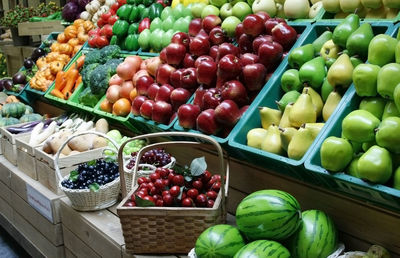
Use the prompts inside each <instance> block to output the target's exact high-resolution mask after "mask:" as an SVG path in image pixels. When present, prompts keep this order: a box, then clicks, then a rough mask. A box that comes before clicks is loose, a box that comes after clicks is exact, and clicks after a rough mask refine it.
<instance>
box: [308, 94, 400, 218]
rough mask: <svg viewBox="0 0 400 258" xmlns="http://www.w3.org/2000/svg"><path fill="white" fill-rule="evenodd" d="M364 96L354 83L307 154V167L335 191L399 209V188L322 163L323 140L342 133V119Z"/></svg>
mask: <svg viewBox="0 0 400 258" xmlns="http://www.w3.org/2000/svg"><path fill="white" fill-rule="evenodd" d="M361 99H362V98H361V97H359V96H358V95H357V93H356V91H355V88H354V86H352V87H351V89H350V92H349V96H348V98H347V100H346V103H345V105H344V106H343V107H342V109H341V110H340V112H336V115H335V116H334V118H333V119H332V123H331V124H330V127H327V128H326V129H325V130H324V131H323V132H322V134H321V136H320V137H319V139H318V142H317V143H316V144H315V145H314V150H313V151H312V153H311V154H310V155H309V156H308V157H307V160H306V162H305V167H306V169H308V170H310V171H312V172H311V173H313V174H314V175H316V176H317V177H318V178H319V181H320V182H322V184H323V186H324V187H326V188H328V189H330V190H332V191H335V192H340V193H343V194H346V195H348V196H351V197H354V198H357V199H361V200H363V201H366V202H369V203H373V204H374V205H378V206H382V207H385V208H387V209H391V210H395V211H400V190H397V189H394V188H391V187H389V186H386V185H379V184H370V183H367V182H364V181H363V180H361V179H359V178H356V177H353V176H350V175H348V174H345V173H343V172H340V173H329V172H328V171H327V170H326V169H324V168H323V167H322V166H321V158H320V148H321V145H322V143H323V141H324V140H325V139H326V138H328V137H329V136H336V137H340V136H341V133H342V120H343V119H344V118H345V117H346V116H347V115H348V114H349V113H350V112H352V111H353V110H356V109H358V106H359V104H360V101H361Z"/></svg>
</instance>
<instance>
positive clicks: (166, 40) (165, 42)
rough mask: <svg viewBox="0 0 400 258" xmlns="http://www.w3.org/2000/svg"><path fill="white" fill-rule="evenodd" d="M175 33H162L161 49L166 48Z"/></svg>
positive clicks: (171, 31)
mask: <svg viewBox="0 0 400 258" xmlns="http://www.w3.org/2000/svg"><path fill="white" fill-rule="evenodd" d="M174 34H175V31H174V30H169V31H167V32H165V33H164V35H163V38H162V47H163V48H164V47H166V46H168V45H169V43H171V39H172V36H174Z"/></svg>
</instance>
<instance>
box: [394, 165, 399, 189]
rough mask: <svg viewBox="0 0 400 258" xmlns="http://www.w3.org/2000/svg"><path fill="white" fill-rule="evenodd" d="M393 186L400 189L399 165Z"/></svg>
mask: <svg viewBox="0 0 400 258" xmlns="http://www.w3.org/2000/svg"><path fill="white" fill-rule="evenodd" d="M393 188H394V189H398V190H400V167H398V168H397V169H396V171H395V172H394V177H393Z"/></svg>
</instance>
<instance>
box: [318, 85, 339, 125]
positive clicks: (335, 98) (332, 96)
mask: <svg viewBox="0 0 400 258" xmlns="http://www.w3.org/2000/svg"><path fill="white" fill-rule="evenodd" d="M340 100H342V96H340V94H339V93H338V92H337V91H335V90H334V91H331V93H329V95H328V98H327V99H326V102H325V105H324V108H323V109H322V118H323V119H324V121H325V122H326V121H328V119H329V117H331V115H332V114H333V112H334V111H335V109H336V107H337V105H339V102H340Z"/></svg>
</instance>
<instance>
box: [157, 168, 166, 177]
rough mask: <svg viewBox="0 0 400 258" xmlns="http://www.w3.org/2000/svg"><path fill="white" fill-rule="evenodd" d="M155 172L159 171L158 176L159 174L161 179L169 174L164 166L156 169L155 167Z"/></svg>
mask: <svg viewBox="0 0 400 258" xmlns="http://www.w3.org/2000/svg"><path fill="white" fill-rule="evenodd" d="M157 172H159V173H160V176H161V177H162V178H163V179H165V178H168V175H169V171H168V169H166V168H157V169H156V173H157Z"/></svg>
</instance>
